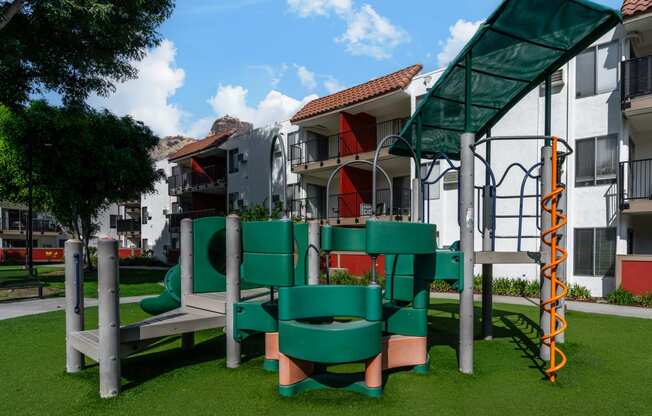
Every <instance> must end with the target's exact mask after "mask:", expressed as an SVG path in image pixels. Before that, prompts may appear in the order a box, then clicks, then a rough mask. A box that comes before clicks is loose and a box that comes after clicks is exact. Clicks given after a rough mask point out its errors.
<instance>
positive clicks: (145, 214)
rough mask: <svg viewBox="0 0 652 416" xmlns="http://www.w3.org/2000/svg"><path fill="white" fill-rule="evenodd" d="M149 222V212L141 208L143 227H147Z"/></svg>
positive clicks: (145, 208)
mask: <svg viewBox="0 0 652 416" xmlns="http://www.w3.org/2000/svg"><path fill="white" fill-rule="evenodd" d="M147 221H149V212H148V211H147V207H140V223H141V225H146V224H147Z"/></svg>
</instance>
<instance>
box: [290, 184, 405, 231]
mask: <svg viewBox="0 0 652 416" xmlns="http://www.w3.org/2000/svg"><path fill="white" fill-rule="evenodd" d="M410 199H411V190H410V189H409V188H406V189H395V190H394V206H393V212H391V213H390V208H389V207H390V203H389V202H390V192H389V189H379V190H377V191H376V210H375V215H376V216H378V217H380V218H389V217H393V218H396V219H399V220H400V219H404V220H409V217H410V208H411V207H410ZM288 207H289V208H288V209H289V210H290V216H291V217H292V218H299V219H302V220H311V219H318V220H322V221H325V220H328V221H332V222H334V223H336V224H341V225H357V224H360V225H361V224H364V223H365V221H366V219H367V218H369V217H371V216H372V215H374V209H373V207H372V204H371V191H363V192H351V193H343V194H334V195H331V196H330V201H329V211H330V212H329V213H326V206H325V202H324V201H323V198H317V197H314V198H298V199H293V200H290V201H288Z"/></svg>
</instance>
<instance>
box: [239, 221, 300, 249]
mask: <svg viewBox="0 0 652 416" xmlns="http://www.w3.org/2000/svg"><path fill="white" fill-rule="evenodd" d="M293 228H294V224H293V223H292V221H290V220H279V221H250V222H243V223H242V250H243V251H244V252H245V253H266V254H292V253H293V252H294V237H293V235H292V234H293V233H292V231H293Z"/></svg>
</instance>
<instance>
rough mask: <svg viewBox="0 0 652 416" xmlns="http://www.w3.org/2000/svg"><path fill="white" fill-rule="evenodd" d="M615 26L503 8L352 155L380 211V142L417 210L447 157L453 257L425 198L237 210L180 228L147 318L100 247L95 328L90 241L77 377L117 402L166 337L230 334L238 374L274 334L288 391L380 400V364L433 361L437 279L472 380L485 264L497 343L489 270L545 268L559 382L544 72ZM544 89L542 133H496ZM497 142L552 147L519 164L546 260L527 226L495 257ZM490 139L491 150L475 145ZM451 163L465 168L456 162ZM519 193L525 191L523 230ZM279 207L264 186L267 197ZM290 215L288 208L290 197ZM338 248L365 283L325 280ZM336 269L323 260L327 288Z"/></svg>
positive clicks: (76, 336) (606, 14)
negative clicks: (90, 318)
mask: <svg viewBox="0 0 652 416" xmlns="http://www.w3.org/2000/svg"><path fill="white" fill-rule="evenodd" d="M619 21H620V17H619V15H618V14H617V13H615V12H613V11H612V10H610V9H607V8H604V7H602V6H599V5H596V4H594V3H591V2H589V1H585V0H552V1H551V0H530V1H521V0H506V1H504V2H503V3H502V4H501V6H500V7H499V8H498V10H497V11H496V12H495V13H494V14H493V15H492V16H491V17H490V18H489V19H488V20H487V21H486V22H485V23H484V24H483V25H482V26H481V28H480V29H479V31H478V32H477V33H476V35H475V36H474V38H473V39H472V40H471V41H470V42H469V44H468V45H467V46H466V47H465V48H464V49H463V51H462V52H461V53H460V55H459V56H458V57H457V58H456V60H455V61H453V63H451V65H450V66H449V68H448V69H447V71H446V72H445V73H444V74H443V75H442V77H441V78H440V79H439V80H438V81H437V83H436V84H435V86H434V87H433V88H432V89H431V90H430V91H429V93H428V95H427V96H426V97H425V98H424V100H422V102H421V104H420V105H419V107H418V108H417V110H416V112H415V114H414V115H413V116H412V118H411V119H410V120H409V121H408V123H407V124H406V126H405V127H404V130H403V132H402V133H401V135H400V136H388V137H386V138H385V139H384V140H383V141H381V142H380V143H379V146H378V148H377V151H376V158H375V159H374V161H373V162H370V161H363V160H359V161H354V162H351V163H361V164H365V165H368V166H370V167H371V174H372V175H373V192H372V195H373V198H374V201H373V202H374V203H372V207H374V208H375V207H376V204H375V202H376V201H375V196H376V192H375V191H376V176H377V173H378V171H380V172H381V174H382V175H383V176H384V177H385V180H387V181H390V178H389V177H388V176H387V174H386V173H385V172H384V171H383V170H382V169H381V168H380V167H379V166H378V162H377V155H378V151H379V150H380V149H381V148H382V146H383V144H384V143H385V141H387V140H390V139H394V140H395V142H394V144H393V145H392V147H391V152H392V153H393V154H396V155H401V156H409V157H411V158H412V159H413V160H414V166H415V167H416V169H415V172H416V179H415V180H414V181H413V190H412V191H413V198H414V199H413V200H414V201H422V192H421V189H422V187H423V185H425V184H428V183H429V182H428V180H427V179H428V176H429V175H426V177H425V178H423V179H422V178H421V177H420V169H418V167H420V166H421V161H422V159H423V158H428V159H433V160H434V159H447V160H448V162H449V166H450V168H451V169H459V174H460V181H459V223H460V242H459V244H454V245H453V248H455V249H456V248H457V247H458V246H459V251H457V250H455V251H454V250H451V249H439V248H438V245H437V239H436V225H434V224H427V223H425V222H424V209H423V207H424V204H423V203H414V204H412V209H413V212H412V214H411V219H412V221H413V222H412V223H404V222H394V221H380V220H378V219H377V218H372V219H371V220H369V221H367V223H366V226H365V227H364V228H340V227H334V226H331V225H330V224H328V223H326V224H319V223H318V222H311V223H308V224H305V223H304V224H301V223H293V222H292V221H290V220H289V219H287V218H282V219H279V220H270V221H257V222H240V220H239V217H237V216H235V215H231V216H229V217H227V218H219V217H213V218H202V219H198V220H194V221H192V220H183V221H182V227H181V234H182V236H181V256H180V264H179V265H178V266H175V267H174V268H173V269H171V270H170V272H169V273H168V275H167V276H166V279H165V286H166V289H165V292H164V293H163V294H162V295H161V296H159V297H158V298H154V299H150V300H146V301H144V302H143V303H142V306H143V309H145V310H146V311H148V312H151V313H155V314H157V316H155V317H153V318H150V319H148V320H145V321H143V322H140V323H136V324H132V325H127V326H124V327H120V319H119V308H118V303H119V302H118V300H119V293H118V288H119V276H118V274H119V273H118V271H119V269H118V260H117V243H116V242H115V241H113V240H105V241H100V243H99V247H98V263H99V264H98V269H99V270H98V273H99V329H98V330H86V331H85V330H84V325H83V316H84V307H83V299H82V298H81V293H83V287H82V285H83V275H82V273H81V270H80V267H81V266H80V264H79V262H76V263H75V262H74V261H73V259H75V258H79V257H80V256H81V244H80V243H79V242H75V241H70V242H68V243H67V245H66V262H67V263H66V297H67V309H66V330H67V336H66V339H67V370H68V372H77V371H80V370H81V368H82V367H83V355H86V356H88V357H90V358H91V359H93V360H94V361H96V362H99V365H100V395H101V396H102V397H112V396H115V395H117V394H118V393H119V391H120V358H122V357H126V356H128V355H131V354H133V353H136V352H139V351H142V350H143V349H145V348H147V347H150V346H151V345H153V344H154V343H156V342H157V341H158V340H160V339H162V338H164V337H167V336H172V335H181V336H182V339H183V342H182V346H183V347H184V348H191V347H192V345H193V333H194V332H197V331H201V330H206V329H217V328H224V331H225V335H226V337H225V338H226V346H227V348H226V365H227V367H229V368H235V367H237V366H238V365H239V363H240V359H241V354H240V345H241V343H242V342H244V341H246V339H247V338H248V337H250V336H252V335H255V334H264V336H265V341H266V342H265V344H266V350H265V365H264V366H265V368H266V369H267V370H270V371H278V373H279V393H280V394H282V395H285V396H292V395H294V394H297V393H299V392H302V391H307V390H312V389H317V388H326V387H330V388H345V389H349V390H352V391H356V392H359V393H363V394H367V395H369V396H372V397H377V396H379V395H380V394H381V393H382V385H383V370H386V369H391V368H397V367H412V368H414V369H415V371H417V372H420V373H424V372H426V371H427V370H428V368H429V367H430V365H429V361H428V339H427V337H428V319H427V315H428V306H429V299H430V296H429V287H430V284H431V283H432V281H434V280H438V279H439V280H447V281H450V282H451V283H453V285H454V287H456V288H457V290H459V291H460V313H459V321H460V331H459V336H460V343H459V350H458V357H459V370H460V371H461V372H462V373H465V374H471V373H473V361H474V357H473V349H474V348H473V342H474V311H473V277H474V269H475V265H476V264H478V265H482V266H483V267H482V274H483V285H482V292H483V298H482V299H483V305H482V306H483V307H482V330H483V336H484V337H485V338H486V339H491V337H492V320H491V319H492V304H491V284H492V265H494V264H525V263H538V264H540V266H541V320H540V328H541V358H542V359H543V360H545V361H547V362H549V363H550V366H549V368H548V370H547V371H546V375H547V376H548V378H549V379H550V380H551V381H555V380H556V378H557V375H558V372H559V370H560V369H561V368H563V366H564V365H565V364H566V362H567V359H566V356H565V355H564V354H563V352H562V351H561V350H560V348H559V344H562V343H563V341H564V338H563V333H564V330H565V329H566V327H567V323H566V321H565V318H564V308H563V299H564V296H565V295H566V292H567V289H566V285H565V283H564V281H565V269H564V268H563V263H564V260H565V257H566V251H565V249H564V238H563V228H564V226H565V224H566V217H567V213H566V212H565V208H564V199H563V198H562V194H563V193H564V191H565V189H566V188H565V186H564V184H563V183H561V181H560V178H561V175H560V171H561V169H562V167H563V164H564V162H565V160H566V158H567V156H568V155H569V154H570V153H571V152H572V149H571V148H570V146H569V145H568V144H567V143H566V141H564V140H563V139H561V138H557V137H554V136H553V135H552V133H551V130H552V126H551V112H552V108H551V96H550V94H551V79H550V76H551V74H552V73H553V72H554V71H555V70H556V69H557V68H558V67H560V66H561V65H563V64H565V63H566V62H568V60H570V59H571V58H572V57H574V56H575V55H576V54H577V53H578V52H579V51H581V50H583V49H584V48H586V47H588V46H589V45H590V44H591V43H593V42H594V41H595V40H596V39H597V38H599V37H600V36H601V35H602V34H604V33H606V32H607V31H608V30H610V29H611V28H612V27H613V26H614V25H615V24H617V23H618V22H619ZM542 82H545V83H546V97H545V101H546V111H545V132H544V134H543V135H541V136H533V137H492V136H491V127H492V126H494V125H495V124H496V123H497V122H498V121H499V120H500V118H501V117H502V116H503V115H504V114H505V113H506V112H507V111H508V110H509V109H510V108H511V107H513V106H514V105H515V104H516V103H517V102H518V101H519V100H520V99H521V98H522V97H523V96H524V95H525V94H527V93H528V92H530V91H531V90H532V89H533V88H535V87H537V86H538V85H539V84H540V83H542ZM462 97H463V98H462ZM497 140H503V141H504V140H540V141H543V144H544V145H543V147H542V149H541V162H540V163H537V164H535V165H534V166H532V167H530V168H526V167H524V166H522V165H520V166H519V167H520V168H521V169H522V170H523V171H524V172H525V176H524V179H523V181H524V182H525V181H526V180H527V179H528V178H532V179H536V180H537V181H540V188H541V191H540V192H537V194H536V195H533V196H531V197H534V198H537V199H540V200H541V209H540V213H539V211H537V213H536V214H535V215H536V216H537V219H539V216H540V228H541V233H540V236H538V237H539V238H540V239H541V240H542V244H541V249H540V252H537V253H534V252H522V251H520V248H521V247H520V240H521V238H522V235H521V233H520V231H519V235H518V243H517V244H518V246H517V249H518V251H514V252H504V251H500V252H499V251H495V239H496V238H499V235H498V234H497V232H496V229H495V228H496V227H495V223H496V221H495V218H496V212H495V206H496V199H497V198H498V196H497V188H498V187H499V185H500V183H501V182H502V179H501V180H500V181H496V175H495V173H494V172H493V170H492V167H491V143H492V142H494V141H497ZM277 142H278V143H280V146H281V149H282V157H283V163H284V164H285V163H286V155H285V150H284V148H283V145H282V142H281V141H280V139H279V138H276V139H275V140H274V141H273V142H272V146H271V149H270V172H271V165H272V163H271V162H272V161H273V160H272V158H273V154H274V152H273V149H274V148H275V144H276V143H277ZM560 144H562V145H564V147H565V148H564V149H563V150H560V149H559V145H560ZM481 145H484V156H482V155H480V154H479V153H478V152H477V149H478V147H479V146H481ZM476 159H479V160H480V161H481V162H482V163H483V164H484V166H485V172H486V175H485V185H484V186H483V187H481V190H482V191H483V193H482V200H483V204H482V213H481V214H477V215H478V217H482V218H483V219H484V221H483V227H482V230H481V232H482V234H483V243H482V247H483V249H482V251H480V252H476V251H475V249H474V235H475V227H476V224H475V216H476V209H475V204H476V201H475V194H476V190H477V187H476V184H475V179H474V175H475V160H476ZM451 160H459V161H460V164H459V167H455V166H454V164H453V163H452V162H451ZM343 166H344V165H341V166H340V167H338V169H336V170H335V171H334V172H333V174H332V175H331V177H330V178H329V185H328V186H327V194H328V192H329V188H330V181H331V180H332V179H333V177H334V176H335V175H336V174H337V172H338V170H339V169H340V168H341V167H343ZM537 169H538V170H539V173H538V175H535V174H534V173H533V172H535V171H536V170H537ZM508 170H509V169H508ZM284 172H286V171H285V170H284ZM506 174H507V172H505V173H504V174H503V178H504V176H505V175H506ZM442 176H443V174H442V175H440V177H442ZM284 180H285V178H284ZM270 183H271V174H270ZM390 189H391V186H390ZM522 189H523V187H522ZM270 190H271V185H270ZM523 198H525V195H524V194H523V192H521V195H520V201H521V209H520V211H519V216H518V219H519V221H522V219H523V209H522V201H523ZM271 199H272V198H271V191H270V198H269V201H270V203H271ZM392 199H393V198H391V197H390V201H392ZM478 199H480V198H478ZM327 200H328V195H327ZM283 208H284V211H285V210H286V209H287V206H286V200H285V195H284V198H283ZM390 212H391V207H390ZM270 214H271V207H270ZM332 251H338V252H342V251H344V252H346V251H355V252H364V253H366V254H367V255H369V256H370V257H371V258H372V268H371V279H370V282H369V284H368V285H367V286H338V285H330V284H319V283H320V282H319V277H320V274H321V271H320V253H324V255H325V256H326V258H327V259H328V257H329V255H330V253H331V252H332ZM381 255H382V256H385V259H386V262H385V279H386V280H385V288H384V290H383V289H382V288H381V287H380V285H379V284H378V279H377V276H376V259H377V258H378V256H381ZM328 268H329V262H328V260H327V261H326V270H325V272H326V278H327V283H330V282H329V280H328V276H329V271H328ZM350 362H362V363H364V365H365V370H364V372H363V373H361V374H357V375H354V376H349V375H347V376H342V375H336V374H331V373H329V372H328V371H327V367H328V366H330V365H335V364H340V363H350Z"/></svg>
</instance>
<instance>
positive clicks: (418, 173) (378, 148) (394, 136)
mask: <svg viewBox="0 0 652 416" xmlns="http://www.w3.org/2000/svg"><path fill="white" fill-rule="evenodd" d="M389 139H397V140H400V141H402V142H403V143H404V144H405V145H406V146H407V147H408V149H410V153H412V157H413V158H414V164H415V169H414V170H415V173H416V176H417V179H418V180H419V186H421V166H420V165H421V164H420V163H419V159H418V158H417V154H416V152H415V151H414V148H413V147H412V145H411V144H410V142H408V141H407V140H406V139H405V138H403V137H402V136H399V135H398V134H390V135H389V136H385V137H384V138H383V139H382V140H381V141H380V143H378V145H377V146H376V152H375V153H374V162H373V169H372V178H371V204H372V206H373V210H374V216H375V215H376V202H377V201H376V186H377V185H376V178H377V177H376V168H378V170H380V171H381V172H383V173H384V174H385V177H386V179H387V183H388V185H389V189H390V192H389V193H390V198H391V201H390V208H389V212H390V214H392V215H393V214H394V195H393V190H392V182H391V181H390V180H389V176H388V175H387V173H386V172H385V171H384V170H383V169H382V168H381V167H380V166H378V157H379V156H380V151H381V150H382V148H383V145H384V144H385V142H386V141H387V140H389ZM329 183H330V181H329ZM326 194H327V195H326V197H328V190H327V191H326ZM326 204H328V201H326ZM326 214H327V215H328V207H327V209H326ZM421 217H423V213H422V215H421ZM413 221H414V219H413Z"/></svg>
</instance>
